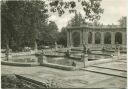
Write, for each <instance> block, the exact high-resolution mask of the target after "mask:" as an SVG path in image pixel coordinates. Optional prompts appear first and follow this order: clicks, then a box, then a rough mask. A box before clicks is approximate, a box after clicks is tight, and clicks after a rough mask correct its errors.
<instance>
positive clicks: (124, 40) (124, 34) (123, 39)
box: [122, 32, 127, 45]
mask: <svg viewBox="0 0 128 89" xmlns="http://www.w3.org/2000/svg"><path fill="white" fill-rule="evenodd" d="M126 34H127V33H126V32H122V44H123V45H126V41H127V39H126V38H127V35H126Z"/></svg>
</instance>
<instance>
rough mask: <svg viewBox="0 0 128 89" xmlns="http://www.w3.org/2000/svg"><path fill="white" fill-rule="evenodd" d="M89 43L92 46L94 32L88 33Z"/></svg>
mask: <svg viewBox="0 0 128 89" xmlns="http://www.w3.org/2000/svg"><path fill="white" fill-rule="evenodd" d="M88 43H89V44H91V43H92V32H89V33H88Z"/></svg>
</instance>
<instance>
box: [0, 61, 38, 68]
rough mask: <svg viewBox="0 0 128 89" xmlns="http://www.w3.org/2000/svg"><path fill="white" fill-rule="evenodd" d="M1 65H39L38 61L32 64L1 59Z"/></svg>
mask: <svg viewBox="0 0 128 89" xmlns="http://www.w3.org/2000/svg"><path fill="white" fill-rule="evenodd" d="M1 65H10V66H21V67H32V66H39V64H38V63H37V64H36V63H35V64H32V63H18V62H8V61H1Z"/></svg>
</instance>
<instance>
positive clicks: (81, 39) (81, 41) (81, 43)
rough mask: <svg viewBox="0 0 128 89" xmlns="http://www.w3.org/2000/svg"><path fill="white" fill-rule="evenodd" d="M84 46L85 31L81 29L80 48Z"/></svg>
mask: <svg viewBox="0 0 128 89" xmlns="http://www.w3.org/2000/svg"><path fill="white" fill-rule="evenodd" d="M82 45H83V29H80V46H82Z"/></svg>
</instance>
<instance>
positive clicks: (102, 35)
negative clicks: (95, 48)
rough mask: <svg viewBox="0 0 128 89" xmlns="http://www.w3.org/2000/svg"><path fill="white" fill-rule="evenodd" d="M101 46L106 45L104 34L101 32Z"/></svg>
mask: <svg viewBox="0 0 128 89" xmlns="http://www.w3.org/2000/svg"><path fill="white" fill-rule="evenodd" d="M101 44H102V45H104V32H101Z"/></svg>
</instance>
